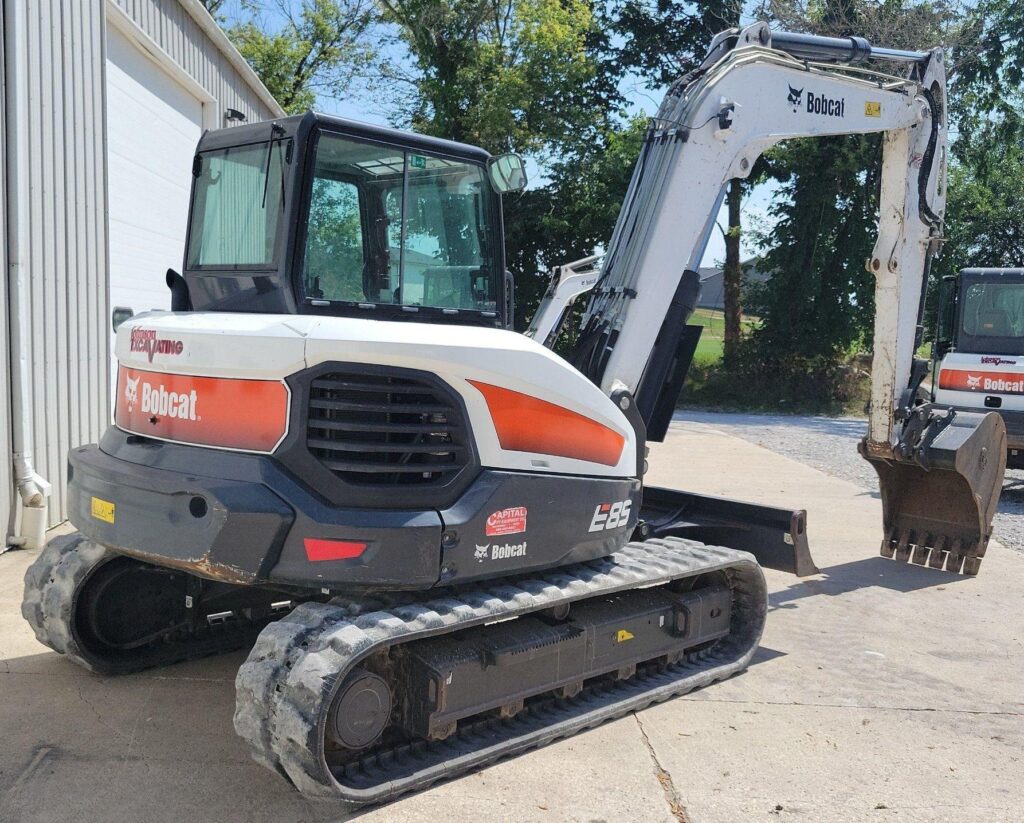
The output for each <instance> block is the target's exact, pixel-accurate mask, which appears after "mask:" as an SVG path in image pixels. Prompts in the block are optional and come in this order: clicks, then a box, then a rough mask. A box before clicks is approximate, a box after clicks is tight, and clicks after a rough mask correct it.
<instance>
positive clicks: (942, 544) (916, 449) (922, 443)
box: [859, 404, 1006, 574]
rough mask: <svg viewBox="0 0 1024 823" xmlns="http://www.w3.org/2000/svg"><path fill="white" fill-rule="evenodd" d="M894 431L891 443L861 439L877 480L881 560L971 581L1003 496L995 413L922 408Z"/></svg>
mask: <svg viewBox="0 0 1024 823" xmlns="http://www.w3.org/2000/svg"><path fill="white" fill-rule="evenodd" d="M897 431H898V439H897V440H896V441H895V442H894V443H892V444H885V443H876V442H873V441H869V440H867V439H865V440H863V441H862V442H861V444H860V447H859V448H860V453H861V455H862V456H863V457H864V458H865V459H866V460H868V462H870V463H871V465H872V466H874V467H875V471H876V472H877V473H878V480H879V489H880V491H881V496H882V515H883V520H884V529H885V535H886V537H885V540H883V541H882V546H881V554H882V556H884V557H890V558H894V559H896V560H899V561H903V562H906V561H911V562H913V563H916V564H918V565H924V564H925V563H927V564H928V566H930V567H931V568H933V569H941V568H945V569H946V571H950V572H959V571H961V569H963V571H964V573H965V574H977V570H978V563H977V562H975V561H976V560H977V559H978V558H981V557H983V556H984V554H985V549H986V547H987V545H988V540H989V537H991V535H992V518H993V516H994V515H995V512H996V506H997V504H998V502H999V494H1000V492H1001V491H1002V485H1003V473H1004V470H1005V468H1006V425H1005V423H1004V422H1003V420H1002V418H1001V417H1000V416H999V415H998V414H995V413H988V414H977V413H973V412H958V411H954V410H953V409H940V408H937V407H935V406H934V405H932V404H924V405H921V406H917V407H916V408H914V409H912V410H910V411H909V412H907V415H906V417H905V418H904V422H902V423H901V424H900V427H899V428H898V429H897ZM965 559H971V562H970V563H965Z"/></svg>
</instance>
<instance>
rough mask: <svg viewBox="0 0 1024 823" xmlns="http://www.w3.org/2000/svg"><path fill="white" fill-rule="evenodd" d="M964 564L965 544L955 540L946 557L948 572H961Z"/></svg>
mask: <svg viewBox="0 0 1024 823" xmlns="http://www.w3.org/2000/svg"><path fill="white" fill-rule="evenodd" d="M963 564H964V555H963V543H962V541H960V540H954V541H953V545H952V546H951V547H950V549H949V554H947V555H946V571H947V572H959V571H960V567H961V566H963Z"/></svg>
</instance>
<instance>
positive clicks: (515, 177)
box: [487, 154, 526, 194]
mask: <svg viewBox="0 0 1024 823" xmlns="http://www.w3.org/2000/svg"><path fill="white" fill-rule="evenodd" d="M487 176H488V177H489V178H490V180H491V187H492V188H493V189H494V190H495V191H496V192H498V194H508V193H509V192H511V191H522V190H523V189H525V188H526V167H525V166H524V165H523V158H522V157H520V156H519V155H518V154H497V155H495V156H494V157H490V158H488V159H487Z"/></svg>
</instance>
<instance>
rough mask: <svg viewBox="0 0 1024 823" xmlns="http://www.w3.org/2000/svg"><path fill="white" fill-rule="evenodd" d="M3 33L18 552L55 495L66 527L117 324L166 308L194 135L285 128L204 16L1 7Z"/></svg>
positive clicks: (12, 510) (9, 384) (0, 378)
mask: <svg viewBox="0 0 1024 823" xmlns="http://www.w3.org/2000/svg"><path fill="white" fill-rule="evenodd" d="M0 24H2V30H3V40H2V43H0V80H2V84H3V89H4V98H3V100H4V103H3V106H2V108H0V149H2V155H3V158H4V160H3V163H2V164H0V192H2V194H3V196H2V198H0V222H2V224H3V227H4V238H5V243H4V244H3V247H2V250H0V253H2V260H0V263H2V268H0V397H2V398H3V399H4V402H3V403H2V404H0V450H2V451H3V453H4V456H3V458H2V459H0V525H3V526H5V527H6V528H5V531H4V534H5V535H15V536H17V535H22V536H26V535H28V534H29V533H30V531H31V529H30V528H28V526H29V525H30V524H31V522H32V521H33V520H38V519H40V518H39V517H33V515H37V514H41V513H38V512H32V511H28V509H26V508H25V507H24V506H22V505H19V500H20V501H22V502H25V501H28V502H29V506H30V507H31V506H32V505H33V504H38V503H39V502H40V495H39V493H40V491H42V492H45V491H46V488H47V485H48V486H49V487H50V488H51V492H50V497H49V506H48V511H47V513H46V516H45V523H46V525H50V526H52V525H55V524H57V523H59V522H61V521H62V520H64V519H65V517H66V509H67V507H66V502H65V482H66V454H67V451H68V449H70V448H72V447H74V446H76V445H79V444H82V443H88V442H93V441H95V440H96V439H97V438H98V437H99V435H100V434H101V433H102V431H103V429H104V428H105V427H106V425H107V424H108V420H109V417H110V410H109V406H110V363H111V359H110V347H111V310H112V309H113V308H114V307H125V308H131V309H132V310H133V311H135V312H139V311H143V310H146V309H150V308H166V307H168V306H169V293H168V292H167V289H166V286H165V284H164V276H165V272H166V270H167V269H168V268H169V267H170V268H176V269H177V268H180V266H181V260H182V251H183V244H184V235H185V222H186V217H187V210H188V193H189V185H190V183H191V168H192V156H193V152H194V149H195V146H196V143H197V141H198V140H199V136H200V134H201V133H202V131H203V130H204V129H208V128H220V127H222V126H225V125H231V123H232V122H241V120H240V118H244V119H245V120H247V121H249V122H252V121H255V120H263V119H267V118H270V117H276V116H280V115H281V114H282V113H283V112H282V111H281V109H280V107H279V106H278V104H277V103H276V101H275V100H274V99H273V97H272V96H271V95H270V93H269V92H268V91H267V89H266V88H265V87H264V86H263V84H262V83H261V82H260V81H259V78H257V76H256V75H255V74H254V72H253V71H252V70H251V69H250V67H249V66H248V64H246V62H245V60H244V59H243V58H242V57H241V55H239V54H238V52H237V51H236V50H235V49H234V47H233V46H232V45H231V44H230V42H229V41H228V40H227V38H226V37H225V36H224V34H223V32H221V30H220V29H219V28H218V27H217V24H216V23H215V22H214V21H213V19H212V18H211V17H210V15H209V14H208V13H207V12H206V10H205V9H204V8H203V7H202V5H201V4H200V2H199V0H0ZM229 109H230V110H232V111H231V112H230V116H231V117H233V118H236V119H235V120H230V119H228V117H226V115H228V114H229V112H228V110H229ZM26 511H27V512H28V517H27V518H26V517H25V512H26ZM23 520H24V521H26V522H24V523H23V522H22V521H23ZM2 548H3V547H2V545H0V550H2Z"/></svg>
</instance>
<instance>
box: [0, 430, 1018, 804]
mask: <svg viewBox="0 0 1024 823" xmlns="http://www.w3.org/2000/svg"><path fill="white" fill-rule="evenodd" d="M651 465H652V470H651V476H650V478H649V479H650V482H651V483H652V484H658V485H668V486H675V487H677V488H686V489H691V490H694V491H700V492H704V493H710V494H721V495H728V496H733V497H738V498H743V499H748V500H753V501H757V502H764V503H770V504H775V505H785V506H793V507H798V506H799V507H806V508H807V509H808V523H809V527H808V528H809V536H810V541H811V549H812V552H813V554H814V556H815V560H816V561H817V563H818V565H819V566H820V567H821V568H822V574H820V575H817V576H815V577H812V578H807V579H804V580H797V579H795V578H793V577H790V576H787V575H783V574H781V573H775V572H768V579H769V587H770V590H771V613H770V614H769V618H768V628H767V630H766V633H765V637H764V640H763V643H762V648H761V650H760V652H759V653H758V656H757V657H756V658H755V663H754V665H752V666H751V668H750V669H749V671H748V672H747V673H745V674H743V675H741V676H739V677H736V678H733V679H732V680H729V681H727V682H725V683H721V684H717V685H715V686H713V687H710V688H708V689H706V690H704V691H701V692H698V693H695V694H693V695H690V696H687V697H684V698H680V699H676V700H673V701H670V702H668V703H664V704H662V705H659V706H657V707H654V708H652V709H649V710H647V711H645V712H642V713H640V714H639V715H636V716H629V717H627V718H624V719H622V720H619V721H617V722H615V723H611V724H608V725H605V726H603V727H601V728H599V729H596V730H593V731H591V732H588V733H586V734H583V735H578V736H577V737H574V738H572V739H570V740H566V741H561V742H559V743H557V744H555V745H552V746H549V747H547V748H545V749H542V750H540V751H537V752H532V753H530V754H527V755H524V756H522V757H519V758H515V759H513V760H509V761H505V762H502V763H499V764H497V765H496V766H493V767H492V768H490V769H487V770H485V771H483V772H480V773H477V774H473V775H470V776H468V777H464V778H462V779H460V780H457V781H454V782H452V783H448V784H445V785H442V786H438V787H436V788H434V789H431V790H429V791H427V792H424V793H421V794H419V795H415V796H412V797H408V798H403V799H401V800H399V801H397V802H396V803H394V804H392V805H390V806H387V807H384V808H381V809H372V810H370V811H369V812H366V813H364V814H362V815H361V817H362V819H364V820H366V821H384V820H388V821H427V820H429V821H436V820H472V821H479V820H495V821H505V820H509V821H520V820H530V821H532V820H538V821H569V820H573V821H666V823H674V822H675V821H684V820H685V821H693V823H711V822H712V821H737V820H808V821H825V820H844V821H845V820H850V821H889V820H893V821H897V820H898V821H917V820H957V821H986V823H994V822H995V821H1016V820H1021V819H1024V762H1022V759H1021V758H1022V755H1024V716H1022V715H1024V665H1022V664H1024V655H1022V651H1024V649H1022V647H1024V615H1022V606H1024V596H1022V592H1024V556H1021V555H1019V554H1015V553H1012V552H1010V551H1008V550H1006V549H1004V548H1003V547H1001V546H997V545H996V546H993V547H992V548H990V550H989V552H988V556H987V557H986V558H985V560H984V562H983V564H982V572H981V575H980V576H979V577H978V578H975V579H968V578H959V577H953V576H949V575H946V574H944V573H942V572H935V571H932V570H930V569H923V568H919V567H914V566H906V565H900V564H897V563H894V562H892V561H888V560H884V559H882V558H880V557H878V556H877V551H878V543H879V540H880V534H881V506H880V504H879V502H878V500H877V499H876V498H875V497H873V496H872V495H871V493H869V492H865V491H864V490H862V489H860V488H857V487H855V486H853V485H851V484H849V483H847V482H845V481H842V480H839V479H836V478H833V477H829V476H826V475H823V474H822V473H820V472H817V471H815V470H813V469H810V468H808V467H807V466H804V465H802V464H799V463H796V462H794V461H791V460H788V459H786V458H783V457H780V456H778V455H776V454H774V453H773V452H770V451H768V450H766V449H763V448H759V447H757V446H755V445H753V444H751V443H748V442H746V441H743V440H740V439H738V438H735V437H731V436H729V435H728V434H727V433H726V432H724V431H718V430H716V429H714V428H712V427H710V426H707V425H700V424H694V423H686V424H673V428H672V433H671V435H670V437H669V439H668V441H667V442H666V443H665V444H662V445H660V446H659V445H656V446H654V447H653V449H652V458H651ZM32 559H33V557H32V556H31V555H29V554H27V553H24V552H11V553H9V554H7V555H4V556H2V557H0V821H4V823H28V821H64V820H80V821H93V820H97V821H100V820H102V821H111V822H112V823H113V821H132V822H133V823H134V822H135V821H154V822H156V821H174V823H180V821H182V820H193V821H246V822H247V823H248V822H249V821H252V823H256V822H257V821H272V820H273V821H333V820H341V819H344V815H342V814H341V813H340V812H339V810H337V809H336V808H333V807H332V806H331V805H330V804H319V803H310V802H307V801H304V800H302V799H301V798H300V797H299V796H298V795H297V794H295V793H294V792H293V791H292V790H290V789H289V788H288V786H287V785H286V784H285V783H284V781H283V780H281V779H280V778H278V777H276V776H274V775H272V774H271V773H269V772H267V771H265V770H264V769H262V768H261V767H259V766H257V765H256V764H255V763H253V762H251V761H250V760H249V758H248V755H247V753H246V751H245V749H244V748H243V746H242V744H241V742H240V741H239V740H237V739H236V737H235V735H234V732H233V730H232V728H231V714H232V710H233V702H234V688H233V682H234V672H235V670H236V669H237V667H238V665H239V663H240V662H241V660H242V658H243V657H244V655H226V656H223V657H220V658H216V659H212V660H205V661H198V662H195V663H190V664H184V665H179V666H174V667H170V668H168V669H165V670H162V671H159V672H155V673H146V674H141V675H135V676H130V677H122V678H101V677H97V676H94V675H90V674H89V673H87V672H84V671H82V670H80V669H78V668H77V667H76V666H74V665H73V664H71V663H68V662H67V661H64V660H62V659H61V658H60V657H59V656H58V655H56V654H53V653H52V652H49V651H48V650H46V649H44V648H43V647H42V646H40V645H39V644H38V643H37V642H36V641H35V639H34V638H33V636H32V634H31V631H30V630H29V628H28V626H27V625H26V624H25V623H24V622H23V621H22V619H21V616H20V612H19V604H20V600H21V577H22V574H23V573H24V569H25V568H26V567H27V566H28V565H29V563H30V562H31V561H32Z"/></svg>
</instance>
